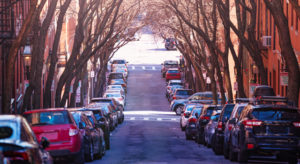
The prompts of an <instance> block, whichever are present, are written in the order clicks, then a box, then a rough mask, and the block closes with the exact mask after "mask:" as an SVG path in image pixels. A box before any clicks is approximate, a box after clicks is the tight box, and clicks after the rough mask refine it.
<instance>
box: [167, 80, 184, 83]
mask: <svg viewBox="0 0 300 164" xmlns="http://www.w3.org/2000/svg"><path fill="white" fill-rule="evenodd" d="M169 83H182V81H181V80H170V81H169Z"/></svg>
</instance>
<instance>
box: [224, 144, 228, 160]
mask: <svg viewBox="0 0 300 164" xmlns="http://www.w3.org/2000/svg"><path fill="white" fill-rule="evenodd" d="M223 155H224V157H225V159H228V158H229V149H228V144H227V143H226V142H225V140H224V144H223Z"/></svg>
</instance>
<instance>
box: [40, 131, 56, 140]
mask: <svg viewBox="0 0 300 164" xmlns="http://www.w3.org/2000/svg"><path fill="white" fill-rule="evenodd" d="M42 137H46V138H47V139H48V140H57V138H58V134H57V132H51V133H43V134H41V135H40V140H41V139H42Z"/></svg>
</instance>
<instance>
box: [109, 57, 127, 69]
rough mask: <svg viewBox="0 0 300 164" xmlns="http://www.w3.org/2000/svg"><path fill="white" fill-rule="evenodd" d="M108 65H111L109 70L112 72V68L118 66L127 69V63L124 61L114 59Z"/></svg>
mask: <svg viewBox="0 0 300 164" xmlns="http://www.w3.org/2000/svg"><path fill="white" fill-rule="evenodd" d="M110 63H111V70H113V68H114V67H118V66H125V67H127V63H128V62H127V61H126V60H124V59H114V60H112V61H111V62H110Z"/></svg>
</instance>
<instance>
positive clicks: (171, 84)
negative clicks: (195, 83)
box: [170, 83, 182, 86]
mask: <svg viewBox="0 0 300 164" xmlns="http://www.w3.org/2000/svg"><path fill="white" fill-rule="evenodd" d="M173 85H182V83H170V86H173Z"/></svg>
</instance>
